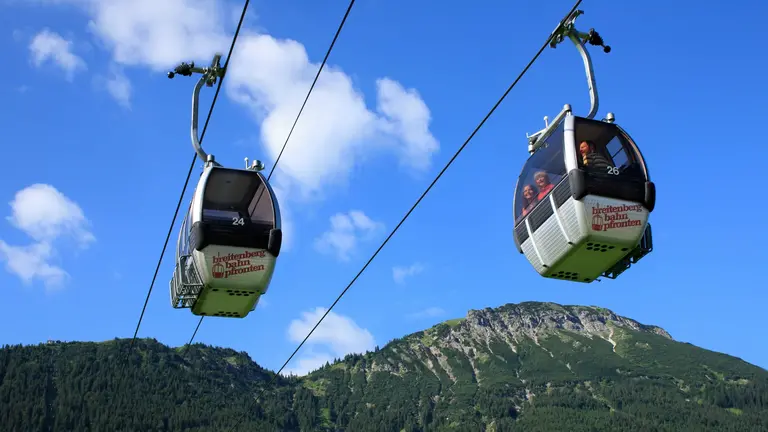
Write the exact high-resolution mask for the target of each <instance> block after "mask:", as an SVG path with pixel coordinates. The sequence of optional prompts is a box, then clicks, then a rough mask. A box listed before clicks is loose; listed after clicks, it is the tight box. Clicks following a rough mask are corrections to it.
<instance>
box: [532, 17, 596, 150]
mask: <svg viewBox="0 0 768 432" xmlns="http://www.w3.org/2000/svg"><path fill="white" fill-rule="evenodd" d="M582 14H584V11H581V10H576V11H574V12H573V13H572V14H571V15H570V16H569V17H568V18H566V20H565V23H564V24H563V25H562V26H560V25H558V26H557V28H555V30H554V33H555V35H554V36H553V38H552V41H551V42H550V43H549V46H550V47H551V48H556V47H557V45H558V44H560V43H561V42H563V41H564V40H565V38H568V39H570V40H571V42H573V44H574V45H576V49H577V50H578V51H579V54H581V59H582V60H583V61H584V70H585V71H586V73H587V85H588V86H589V101H590V108H589V114H587V118H588V119H592V118H594V117H595V115H596V114H597V109H598V107H599V105H600V99H599V98H598V95H597V83H596V82H595V72H594V69H593V67H592V58H591V57H590V55H589V52H588V51H587V50H586V48H585V47H584V44H585V43H589V44H590V45H599V46H602V47H603V51H604V52H606V53H609V52H611V47H610V46H607V45H605V44H604V43H603V38H602V37H600V34H599V33H597V32H596V31H595V29H589V32H587V33H583V32H580V31H578V30H576V28H575V27H574V21H576V18H577V17H578V16H579V15H582ZM570 112H571V106H570V105H568V104H566V105H565V106H564V107H563V110H562V111H560V114H558V115H557V117H556V118H555V120H554V121H553V122H552V123H547V124H546V127H545V128H544V129H542V130H540V131H538V132H536V133H534V134H533V135H527V136H528V153H530V154H533V153H535V152H536V150H538V149H539V148H540V147H541V145H542V143H543V142H544V141H545V140H546V139H547V137H548V136H549V135H550V134H551V133H552V131H553V130H554V129H555V128H557V126H558V124H559V123H560V121H561V120H562V119H563V118H564V117H565V116H566V115H567V114H568V113H570ZM546 119H547V117H544V120H545V122H546Z"/></svg>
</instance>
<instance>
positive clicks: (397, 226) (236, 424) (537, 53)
mask: <svg viewBox="0 0 768 432" xmlns="http://www.w3.org/2000/svg"><path fill="white" fill-rule="evenodd" d="M582 1H583V0H577V1H576V3H575V4H574V5H573V7H572V8H571V10H570V11H569V12H568V14H567V15H566V16H565V17H563V19H562V20H560V23H559V24H558V25H557V27H556V28H555V30H553V31H552V33H550V35H549V37H548V38H547V41H546V42H545V43H544V44H543V45H542V46H541V48H539V50H538V52H536V55H534V56H533V58H531V60H530V61H529V62H528V64H527V65H526V66H525V68H523V70H522V72H520V74H519V75H518V76H517V78H515V80H514V81H513V82H512V84H510V85H509V87H508V88H507V90H506V91H505V92H504V93H503V94H502V95H501V97H500V98H499V100H498V101H497V102H496V103H495V104H494V105H493V107H492V108H491V109H490V111H488V113H487V114H486V115H485V117H483V119H482V120H481V121H480V123H479V124H478V125H477V127H475V129H474V130H473V131H472V133H471V134H470V135H469V137H468V138H467V139H466V140H465V141H464V143H463V144H462V145H461V146H460V147H459V149H458V150H456V153H454V155H453V157H451V159H450V160H449V161H448V163H446V165H445V166H444V167H443V169H442V170H440V172H439V173H438V174H437V176H436V177H435V179H434V180H432V183H430V184H429V186H428V187H427V188H426V189H425V190H424V192H423V193H422V194H421V196H420V197H419V198H418V199H417V200H416V202H415V203H414V204H413V205H412V206H411V208H410V209H409V210H408V212H407V213H406V214H405V216H403V218H402V219H401V220H400V222H398V224H397V225H396V226H395V228H394V229H393V230H392V232H390V233H389V235H388V236H387V238H386V239H384V241H383V242H382V243H381V245H380V246H379V247H378V249H376V251H375V252H374V253H373V255H371V257H370V258H369V259H368V261H367V262H366V263H365V265H363V267H362V268H361V269H360V271H359V272H358V273H357V274H356V275H355V277H354V278H353V279H352V281H350V282H349V284H348V285H347V286H346V287H345V288H344V289H343V290H342V291H341V293H340V294H339V295H338V297H336V300H334V301H333V303H332V304H331V306H330V307H329V308H328V309H327V310H326V311H325V313H324V314H323V316H321V317H320V319H319V320H318V321H317V323H316V324H315V325H314V327H312V329H311V330H310V331H309V333H307V336H306V337H304V339H303V340H302V341H301V343H300V344H299V345H298V346H297V347H296V349H295V350H294V351H293V353H292V354H291V355H290V356H289V357H288V359H287V360H286V361H285V362H284V363H283V365H282V366H281V367H280V369H279V370H278V371H277V372H275V375H274V376H273V377H272V379H270V380H269V382H267V384H266V385H265V386H264V387H263V388H262V390H261V391H260V392H259V393H258V395H257V396H256V398H254V400H253V402H251V404H250V405H249V406H248V409H247V410H246V411H245V412H244V413H243V415H242V416H240V418H239V419H238V421H237V422H236V423H235V425H234V426H233V427H232V428H231V429H230V431H234V430H235V429H236V428H237V426H238V425H239V424H240V423H241V422H242V421H243V420H244V419H245V416H246V415H247V413H248V412H249V411H250V410H251V408H252V407H253V406H254V405H255V404H256V403H258V401H259V399H260V398H261V396H263V395H264V393H265V392H266V391H267V388H269V387H270V386H271V385H272V383H273V382H274V381H275V379H276V378H277V376H278V375H280V373H281V372H282V371H283V370H284V369H285V367H286V366H288V363H290V362H291V360H292V359H293V357H294V356H295V355H296V354H297V353H298V352H299V350H300V349H301V347H302V346H304V344H305V343H306V342H307V340H309V338H310V336H312V333H314V331H315V330H316V329H317V327H318V326H320V323H322V322H323V320H324V319H325V317H326V316H328V314H329V313H330V312H331V310H332V309H333V308H334V307H335V306H336V304H338V303H339V301H340V300H341V298H342V297H343V296H344V294H346V293H347V291H348V290H349V289H350V288H351V287H352V285H353V284H354V283H355V282H356V281H357V279H358V278H359V277H360V276H361V275H362V274H363V272H364V271H365V270H366V269H367V268H368V266H369V265H370V264H371V263H372V262H373V260H374V259H375V258H376V256H377V255H378V254H379V252H381V250H382V249H384V246H386V245H387V243H388V242H389V240H390V239H391V238H392V237H394V235H395V233H397V231H398V230H399V229H400V227H401V226H402V225H403V223H405V221H406V219H408V217H409V216H410V215H411V213H413V211H414V210H416V207H418V205H419V204H420V203H421V201H422V200H423V199H424V197H426V195H427V194H428V193H429V191H430V190H432V187H434V186H435V184H436V183H437V181H438V180H440V178H441V177H442V176H443V174H444V173H445V172H446V171H447V170H448V168H449V167H450V166H451V164H453V162H454V161H455V160H456V158H458V157H459V155H460V154H461V152H462V151H463V150H464V148H465V147H466V146H467V144H469V142H470V141H471V140H472V138H474V137H475V135H476V134H477V132H479V131H480V128H482V127H483V126H484V125H485V123H486V121H488V119H489V118H490V117H491V115H493V113H494V112H495V111H496V109H497V108H498V107H499V106H500V105H501V103H502V102H503V101H504V99H505V98H506V97H507V95H508V94H509V93H510V92H511V91H512V89H513V88H514V87H515V86H516V85H517V83H518V82H519V81H520V80H521V79H522V78H523V76H524V75H525V74H526V72H528V70H529V69H530V68H531V66H533V64H534V63H535V62H536V60H538V58H539V56H541V53H542V52H544V50H545V49H546V48H547V46H549V43H550V41H551V40H552V39H553V38H554V37H555V36H556V34H557V32H558V30H560V28H561V27H562V26H563V25H564V23H565V22H566V21H567V20H568V18H569V17H570V16H571V15H572V14H573V13H574V11H576V8H578V7H579V5H580V4H581V2H582Z"/></svg>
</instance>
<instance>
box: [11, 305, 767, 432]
mask: <svg viewBox="0 0 768 432" xmlns="http://www.w3.org/2000/svg"><path fill="white" fill-rule="evenodd" d="M129 342H130V341H129V340H124V339H116V340H112V341H107V342H101V343H94V342H71V343H61V342H55V341H53V342H49V343H47V344H41V345H37V346H5V347H3V348H2V349H0V431H3V432H5V431H8V432H11V431H24V432H26V431H94V432H95V431H109V432H117V431H182V430H183V431H222V430H224V431H226V430H229V429H230V428H232V427H234V426H236V425H237V428H236V430H239V431H299V430H301V431H349V432H367V431H380V432H391V431H408V432H410V431H483V430H485V431H496V432H501V431H531V432H535V431H557V430H568V431H572V432H578V431H702V430H707V431H750V432H751V431H768V372H767V371H765V370H764V369H761V368H759V367H756V366H753V365H750V364H748V363H746V362H744V361H742V360H740V359H737V358H734V357H731V356H728V355H724V354H719V353H715V352H712V351H707V350H704V349H701V348H698V347H695V346H693V345H690V344H686V343H680V342H676V341H674V340H672V338H671V337H670V335H669V334H667V332H666V331H664V330H663V329H661V328H658V327H654V326H646V325H642V324H640V323H638V322H636V321H634V320H631V319H628V318H625V317H621V316H618V315H616V314H614V313H613V312H611V311H609V310H606V309H602V308H596V307H582V306H560V305H556V304H552V303H535V302H528V303H521V304H508V305H505V306H502V307H500V308H496V309H484V310H480V311H475V310H473V311H470V312H469V313H468V314H467V316H466V318H462V319H457V320H451V321H447V322H445V323H441V324H439V325H437V326H435V327H432V328H430V329H428V330H425V331H422V332H418V333H414V334H411V335H408V336H406V337H404V338H402V339H398V340H395V341H393V342H391V343H390V344H388V345H387V346H385V347H383V348H382V349H380V350H377V351H376V352H371V353H366V354H359V355H349V356H347V357H346V358H344V359H340V360H339V361H337V362H334V363H333V364H329V365H326V366H325V367H323V368H321V369H320V370H318V371H315V372H313V373H311V374H309V375H308V376H306V377H301V378H296V377H277V379H276V380H275V383H274V384H273V385H272V386H271V387H270V388H268V389H267V391H266V393H265V394H264V396H263V397H262V398H261V399H260V400H259V401H258V403H254V398H255V395H256V394H257V393H258V392H259V391H260V390H261V389H262V388H264V386H265V385H266V383H267V381H268V380H269V379H271V378H272V377H273V376H274V374H273V373H272V372H271V371H267V370H265V369H263V368H261V367H260V366H258V365H257V364H255V363H254V362H253V361H251V359H250V358H249V357H248V356H247V355H246V354H245V353H238V352H235V351H233V350H230V349H225V348H214V347H210V346H205V345H202V344H195V345H193V346H191V347H189V349H187V350H184V349H183V348H169V347H166V346H164V345H162V344H160V343H158V342H157V341H154V340H151V339H143V340H138V341H137V342H136V344H135V346H134V350H133V353H132V354H131V356H130V357H128V356H127V355H126V354H127V352H128V350H127V348H128V345H129ZM182 354H183V355H182Z"/></svg>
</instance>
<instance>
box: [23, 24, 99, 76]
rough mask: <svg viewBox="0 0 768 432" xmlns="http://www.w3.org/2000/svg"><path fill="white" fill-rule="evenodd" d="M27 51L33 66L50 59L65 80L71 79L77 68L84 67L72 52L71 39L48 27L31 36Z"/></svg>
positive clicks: (81, 61)
mask: <svg viewBox="0 0 768 432" xmlns="http://www.w3.org/2000/svg"><path fill="white" fill-rule="evenodd" d="M29 51H30V52H31V54H32V63H33V64H34V65H35V66H37V67H40V66H42V65H43V63H45V62H46V61H51V62H53V63H54V64H56V65H57V66H58V67H59V68H61V70H62V71H64V74H65V77H66V79H67V80H72V78H73V77H74V75H75V72H77V71H78V70H81V69H86V66H85V61H84V60H83V59H82V58H80V57H78V56H77V55H75V54H74V53H73V52H72V41H70V40H67V39H64V38H63V37H62V36H61V35H59V34H58V33H56V32H52V31H50V30H48V29H44V30H42V31H41V32H40V33H38V34H36V35H35V36H34V37H33V38H32V41H31V42H30V44H29Z"/></svg>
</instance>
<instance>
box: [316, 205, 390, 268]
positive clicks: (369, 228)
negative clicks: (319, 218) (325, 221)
mask: <svg viewBox="0 0 768 432" xmlns="http://www.w3.org/2000/svg"><path fill="white" fill-rule="evenodd" d="M383 229H384V224H382V223H380V222H375V221H373V220H372V219H371V218H369V217H368V216H366V215H365V213H363V212H362V211H360V210H352V211H350V212H349V213H347V214H344V213H336V214H335V215H333V216H331V228H330V229H329V230H328V231H326V232H324V233H323V234H322V235H320V237H318V238H317V239H315V248H316V249H317V250H318V251H319V252H321V253H332V254H335V255H336V257H337V258H338V259H339V260H340V261H349V259H350V256H351V254H352V253H353V252H354V251H355V250H356V249H357V244H358V243H359V241H360V240H369V239H371V238H373V237H374V236H375V235H376V234H378V233H379V232H381V231H382V230H383Z"/></svg>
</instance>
